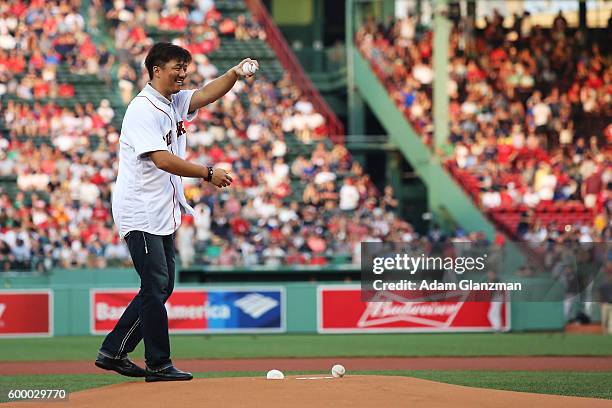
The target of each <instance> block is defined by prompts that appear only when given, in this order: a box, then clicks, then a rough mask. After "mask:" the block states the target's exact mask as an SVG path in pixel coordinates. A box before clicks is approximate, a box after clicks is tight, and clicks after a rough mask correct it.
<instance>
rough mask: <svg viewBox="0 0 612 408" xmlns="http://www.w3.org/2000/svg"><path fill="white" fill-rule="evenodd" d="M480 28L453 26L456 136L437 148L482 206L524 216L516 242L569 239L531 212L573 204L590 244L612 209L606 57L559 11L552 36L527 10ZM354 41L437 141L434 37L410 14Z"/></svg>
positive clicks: (611, 77)
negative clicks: (589, 220) (588, 216)
mask: <svg viewBox="0 0 612 408" xmlns="http://www.w3.org/2000/svg"><path fill="white" fill-rule="evenodd" d="M485 21H486V27H485V28H484V29H483V30H476V29H475V28H474V24H473V22H471V21H470V20H469V19H468V18H464V19H462V20H461V21H459V22H457V24H455V25H454V26H453V29H452V32H451V37H450V55H449V58H450V67H449V77H450V78H449V83H448V93H449V95H450V112H449V118H450V135H449V140H448V143H447V144H446V145H445V146H443V147H442V148H441V149H439V151H438V153H439V154H441V155H443V156H445V157H446V158H447V165H448V167H449V170H451V172H452V174H454V175H455V176H456V177H457V178H458V180H459V181H460V182H461V183H463V185H464V187H465V188H466V190H467V191H468V192H469V193H470V194H471V195H472V197H474V199H475V200H476V201H477V202H478V203H479V204H480V205H481V206H482V208H484V209H485V210H491V209H496V208H522V209H524V210H523V211H524V212H525V214H526V216H525V217H526V218H527V220H522V222H521V224H519V231H517V232H518V234H517V235H518V236H519V237H523V238H527V239H536V238H534V236H537V237H538V238H537V239H547V237H549V236H551V234H552V235H555V236H556V235H558V234H561V235H563V232H562V231H557V229H558V227H561V228H562V227H563V225H548V226H546V225H542V224H539V223H538V222H534V219H529V217H530V216H531V213H532V212H533V210H539V209H541V208H542V207H549V208H550V206H551V204H554V205H557V206H558V207H560V208H562V207H563V206H564V205H566V204H567V203H570V204H569V205H574V206H575V208H576V209H577V210H579V211H589V212H590V211H592V212H593V214H596V218H595V221H596V222H595V225H594V226H591V225H588V224H585V225H582V227H583V228H582V231H583V233H584V234H583V235H585V236H584V237H583V238H584V239H587V237H590V238H591V239H599V238H600V237H601V233H602V232H603V230H604V229H605V228H606V227H607V228H609V220H610V214H611V211H612V208H611V207H612V200H611V198H612V197H611V194H610V191H611V183H612V167H611V163H612V155H611V150H610V147H609V146H610V142H611V141H612V123H610V120H609V119H610V117H611V116H612V108H611V107H612V103H611V102H612V64H610V55H609V53H605V52H602V50H601V49H600V44H599V43H598V42H597V41H590V40H589V34H588V32H583V31H580V30H577V31H575V32H573V31H570V29H569V27H568V25H567V21H566V20H565V18H564V17H563V15H562V13H559V15H558V16H557V18H556V19H555V21H554V24H553V27H552V28H551V29H550V30H544V29H543V28H541V27H540V26H537V25H534V24H532V23H531V21H530V16H529V13H525V14H524V15H522V16H518V15H515V16H513V19H512V21H513V24H512V25H511V26H510V27H509V28H506V27H504V24H503V23H504V17H503V16H501V15H500V14H499V13H497V12H495V13H494V15H493V16H492V18H490V19H489V18H487V19H486V20H485ZM572 33H573V34H572ZM355 41H356V44H357V45H358V47H359V50H360V52H361V54H362V55H363V56H364V57H365V58H366V59H367V60H369V62H370V64H371V66H372V68H373V69H374V71H375V72H376V74H377V75H378V77H379V78H380V79H381V80H382V81H383V83H384V84H385V86H386V88H387V90H388V91H389V94H390V96H391V97H392V98H393V100H394V101H395V102H396V104H397V106H398V107H399V108H400V109H401V110H402V111H403V112H404V114H405V116H406V118H407V119H408V120H409V121H410V123H411V124H412V125H413V126H414V128H415V129H416V130H417V131H418V132H419V133H420V134H421V135H422V137H423V138H424V141H425V142H426V143H427V144H431V142H432V134H433V115H432V82H433V79H434V72H433V68H432V57H433V49H432V42H433V33H432V32H431V31H420V30H418V29H417V19H416V18H415V17H414V16H412V15H409V16H407V17H405V18H401V19H398V20H397V21H394V20H391V21H389V22H387V24H379V23H377V22H376V21H375V20H374V19H369V20H368V21H367V22H366V23H365V24H364V25H363V26H362V27H361V28H360V29H359V30H358V32H357V33H356V36H355ZM576 202H579V203H581V205H576ZM585 209H586V210H585ZM574 223H575V222H574ZM528 232H529V233H530V234H531V235H526V234H527V233H528Z"/></svg>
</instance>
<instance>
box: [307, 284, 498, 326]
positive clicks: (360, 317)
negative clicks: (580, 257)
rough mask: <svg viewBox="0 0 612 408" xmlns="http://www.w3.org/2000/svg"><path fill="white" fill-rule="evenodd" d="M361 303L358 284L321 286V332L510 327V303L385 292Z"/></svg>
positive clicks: (318, 292) (318, 299)
mask: <svg viewBox="0 0 612 408" xmlns="http://www.w3.org/2000/svg"><path fill="white" fill-rule="evenodd" d="M376 300H377V301H376V302H362V301H361V288H360V287H359V286H353V285H351V286H347V285H345V286H319V287H318V290H317V309H318V310H317V331H318V332H319V333H366V332H372V333H376V332H380V333H383V332H389V333H400V332H404V333H410V332H477V331H481V332H485V331H507V330H509V329H510V304H509V303H508V302H473V301H472V302H470V301H462V300H461V299H457V300H456V301H448V300H445V301H439V302H435V301H415V300H412V301H410V302H407V301H406V299H402V298H399V297H397V296H394V295H393V294H384V293H383V294H382V295H379V297H378V298H377V299H376Z"/></svg>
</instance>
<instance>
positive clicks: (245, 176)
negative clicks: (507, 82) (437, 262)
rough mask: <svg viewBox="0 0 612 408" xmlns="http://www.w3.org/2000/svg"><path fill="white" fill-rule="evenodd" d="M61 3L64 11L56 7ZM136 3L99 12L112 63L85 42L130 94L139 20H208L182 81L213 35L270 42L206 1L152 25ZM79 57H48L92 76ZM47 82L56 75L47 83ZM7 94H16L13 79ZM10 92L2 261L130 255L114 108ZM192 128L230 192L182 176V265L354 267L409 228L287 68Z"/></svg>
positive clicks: (137, 81) (140, 45)
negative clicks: (298, 147) (120, 232)
mask: <svg viewBox="0 0 612 408" xmlns="http://www.w3.org/2000/svg"><path fill="white" fill-rule="evenodd" d="M199 3H202V4H204V5H206V4H209V3H210V2H206V1H203V2H199ZM19 4H21V3H19ZM66 4H68V3H66V2H62V3H61V6H60V3H53V2H44V3H43V2H33V3H31V4H30V5H29V6H24V9H23V10H22V11H20V12H19V10H17V11H14V12H12V14H11V12H10V11H6V10H4V11H3V17H2V19H1V20H0V27H5V26H8V27H9V28H7V30H8V31H6V32H8V33H9V34H10V35H15V36H17V35H18V32H20V33H21V32H24V31H25V30H23V29H17V27H19V26H21V24H23V21H24V20H25V19H26V16H29V15H32V14H36V15H40V16H43V17H41V19H42V21H41V24H43V25H46V21H47V20H46V18H51V17H50V16H55V17H53V18H56V17H57V16H63V18H67V17H68V16H69V15H72V14H73V12H74V10H75V8H76V7H77V6H78V2H72V3H69V4H70V7H67V6H66ZM98 4H100V3H98ZM100 5H101V4H100ZM62 7H63V8H65V9H66V11H65V12H63V11H60V10H62ZM143 10H144V9H143V7H142V5H139V4H138V2H131V1H125V2H122V1H115V2H113V4H112V6H111V7H109V8H108V11H107V14H106V17H107V20H108V23H109V25H110V26H111V27H114V30H113V31H112V32H114V34H115V40H116V47H117V58H116V61H115V58H114V57H113V56H112V55H110V54H109V53H108V50H106V49H105V48H104V47H102V46H99V47H96V46H95V45H93V44H91V46H93V52H94V53H95V54H96V55H97V57H98V59H97V62H98V66H99V67H106V69H104V70H103V71H105V73H103V74H101V76H100V79H102V80H104V81H108V80H109V78H111V79H114V80H116V81H118V83H119V88H120V90H121V92H122V95H123V96H124V101H126V102H128V101H129V100H130V98H131V97H132V96H133V92H134V90H136V89H138V88H139V87H140V86H142V85H143V84H144V81H146V75H145V74H144V72H143V71H142V58H143V56H144V52H146V49H147V44H149V45H150V44H152V43H153V41H152V39H151V38H150V37H148V34H147V31H145V30H143V27H149V24H151V25H152V26H153V27H155V28H156V29H157V30H164V29H166V28H168V27H173V28H174V27H176V26H175V25H174V24H175V23H174V22H173V23H172V24H169V25H168V24H167V23H164V21H165V20H164V19H165V18H175V17H176V18H177V19H179V20H180V19H181V18H184V17H185V16H188V17H187V18H188V20H190V21H199V22H206V24H203V26H204V27H205V28H201V26H202V25H198V26H197V27H196V25H195V24H189V26H188V27H189V30H188V31H189V32H188V33H187V34H185V35H184V36H183V37H180V38H178V39H177V40H176V42H177V43H179V44H181V45H184V46H186V47H187V48H188V49H190V50H191V51H192V53H193V55H194V64H192V65H191V67H190V70H191V72H190V73H191V75H190V77H189V83H187V84H186V87H195V86H201V85H202V84H203V83H205V82H206V81H207V80H210V79H212V78H214V77H215V76H216V75H217V74H218V70H217V68H216V67H215V66H214V65H212V64H211V63H210V61H208V59H207V58H206V54H207V52H210V51H212V50H214V49H215V47H217V46H218V45H219V42H218V38H219V36H223V35H233V36H235V38H237V39H241V40H247V39H249V38H260V39H263V38H265V33H264V32H263V30H262V29H261V28H259V27H258V26H256V25H255V24H253V23H251V22H248V21H246V20H244V19H243V18H242V17H238V18H237V20H236V22H235V23H233V22H231V21H230V22H228V19H223V18H222V16H220V15H218V12H216V11H215V9H214V8H208V9H206V8H201V9H199V8H197V7H192V8H188V9H185V8H184V7H183V8H181V7H177V8H172V7H170V6H168V4H166V7H163V6H162V9H161V12H160V13H159V15H160V16H161V18H160V19H159V20H158V21H157V20H149V19H148V18H150V17H151V15H149V14H150V13H146V12H144V11H143ZM187 11H188V13H186V12H187ZM129 13H131V14H129ZM143 13H144V14H143ZM9 15H15V16H16V19H17V21H18V22H17V24H5V22H6V20H7V18H9V19H10V17H7V16H9ZM153 17H154V16H153ZM143 18H144V20H142V19H143ZM134 21H137V22H140V23H142V22H143V21H144V22H145V24H139V23H134ZM230 23H232V24H230ZM122 25H124V26H122ZM11 27H12V28H11ZM70 27H71V29H70V30H72V31H70V30H68V31H64V30H62V31H61V33H60V32H59V31H58V32H57V33H55V32H50V33H49V40H50V41H51V42H55V40H56V39H60V38H67V37H68V35H64V34H66V33H68V34H70V33H72V34H76V33H82V35H81V34H79V35H80V36H82V37H84V38H89V37H88V36H87V34H85V33H84V32H82V24H80V23H78V22H77V23H75V24H74V25H73V26H70ZM96 27H97V25H96ZM192 28H193V29H192ZM0 29H1V28H0ZM122 30H123V31H122ZM202 30H203V31H202ZM37 32H38V31H37ZM40 32H41V33H43V34H44V32H45V31H44V30H42V31H40ZM122 32H123V34H121V33H122ZM126 33H127V34H126ZM43 34H41V35H43ZM79 35H71V38H76V37H79ZM122 35H126V36H125V37H122ZM201 38H208V39H209V40H210V41H212V43H213V46H211V47H210V48H198V47H199V46H202V43H201V42H200V43H198V44H199V45H198V47H196V46H194V44H195V41H197V39H201ZM216 39H217V40H216ZM57 43H59V42H57ZM196 45H197V44H196ZM47 51H48V50H46V49H45V50H43V51H42V52H43V55H46V53H47ZM17 52H18V53H19V55H22V56H23V58H25V59H31V58H32V57H33V56H34V54H35V53H36V52H37V50H36V49H34V48H33V47H30V46H29V43H24V44H23V45H22V46H20V47H17ZM90 52H91V51H90ZM82 56H83V55H82V54H81V53H79V52H76V53H74V52H73V53H69V52H68V53H60V54H59V55H58V56H57V60H53V61H52V62H51V64H54V65H58V66H59V65H60V64H64V65H66V66H67V67H68V69H69V70H70V71H71V72H73V73H75V74H77V75H78V74H81V73H89V72H91V71H90V70H89V69H88V64H89V59H87V60H86V61H85V62H86V63H85V65H83V59H82ZM115 63H116V64H117V66H118V71H117V77H116V78H112V77H110V75H111V72H112V71H111V69H110V68H111V66H112V65H113V64H115ZM45 67H46V64H43V65H42V66H41V69H45ZM83 69H84V70H83ZM2 75H5V76H6V78H7V80H8V82H10V81H18V79H19V75H18V74H16V73H13V72H10V71H9V70H6V69H2ZM47 82H48V83H50V84H53V82H54V81H53V78H47ZM127 83H129V84H127ZM127 90H129V92H127ZM6 92H8V93H9V94H16V95H17V96H21V95H19V94H18V92H16V90H15V89H14V88H10V87H8V88H7V89H6ZM13 99H14V98H11V99H9V100H8V101H6V100H4V99H3V100H2V105H1V108H0V114H1V116H0V120H2V127H3V128H5V129H6V132H5V133H4V134H3V137H2V138H0V144H1V145H2V146H1V147H2V148H1V149H0V175H3V176H6V175H17V192H10V191H4V192H2V191H0V264H1V268H0V270H11V269H18V270H19V269H30V268H32V269H37V270H41V271H42V270H47V269H49V268H53V267H63V268H73V267H106V266H113V265H114V266H119V265H126V264H129V262H130V259H129V253H128V251H127V248H126V246H125V245H124V243H123V242H121V241H119V239H118V236H117V233H116V229H115V226H114V224H113V222H112V217H111V213H110V196H111V191H112V185H113V182H114V179H115V177H116V172H117V165H118V163H117V152H118V146H119V132H118V130H117V129H115V127H114V126H113V125H112V121H113V118H114V117H115V112H114V110H113V108H112V107H111V106H110V104H109V102H108V101H107V100H102V101H101V102H100V104H99V106H94V104H92V103H86V104H84V106H83V105H81V104H79V103H77V102H74V105H71V106H69V107H65V108H61V107H59V106H58V105H57V104H56V103H55V102H54V100H53V98H52V97H50V98H49V99H45V100H44V101H37V100H36V97H34V98H21V99H18V100H13ZM23 99H25V100H28V99H29V100H28V101H23ZM69 100H70V98H69ZM187 129H188V133H189V136H188V160H190V161H197V162H200V163H202V164H210V163H215V164H217V165H224V166H227V168H228V169H231V171H232V173H233V174H235V176H236V177H235V180H236V182H235V183H234V185H233V186H232V188H231V189H228V190H223V191H218V190H216V189H213V188H212V187H210V186H209V185H207V184H205V183H202V182H201V181H199V180H185V188H186V196H187V198H188V200H189V202H190V204H192V205H193V206H194V208H195V209H196V211H197V213H198V217H196V218H195V219H192V218H191V217H189V216H185V217H184V219H183V226H182V227H181V228H180V229H179V231H178V236H177V246H178V250H179V255H180V259H181V261H182V263H183V266H189V265H190V264H192V263H193V262H198V263H209V264H214V265H241V264H245V265H252V264H265V265H280V264H313V265H321V264H326V263H328V262H330V260H331V259H332V258H333V257H334V256H335V255H342V262H351V261H353V260H355V261H356V260H357V259H358V256H359V250H360V245H359V243H360V242H361V241H367V240H383V239H385V240H394V241H397V240H399V241H401V240H404V241H405V240H413V239H415V238H417V237H418V236H417V234H415V232H414V231H413V229H412V227H411V226H410V225H409V224H408V223H406V222H405V221H402V220H401V219H399V218H398V217H397V216H396V215H395V210H396V207H397V200H396V199H395V198H394V197H393V191H392V189H391V188H390V187H387V188H386V189H385V192H384V194H382V195H379V194H378V193H377V192H376V191H375V190H374V189H373V187H372V183H371V182H370V180H369V178H368V176H367V175H365V174H364V173H363V169H362V168H361V166H359V164H358V163H356V162H353V161H352V160H351V159H350V156H349V154H348V152H347V150H346V148H345V147H344V146H341V145H336V146H333V145H331V144H329V143H326V142H325V140H326V138H325V136H326V127H325V121H324V119H323V117H322V116H321V115H320V114H319V113H318V112H316V111H315V110H314V109H313V106H312V104H311V103H310V102H309V101H308V100H307V99H306V98H304V97H302V95H301V92H300V90H299V89H298V88H297V87H296V86H295V85H293V84H292V81H291V79H290V77H289V76H288V75H285V76H284V77H283V78H281V79H280V80H279V81H278V82H277V83H272V82H271V81H269V80H267V79H266V78H265V77H263V76H261V75H258V77H257V78H256V79H250V80H245V81H239V82H238V83H237V84H236V87H235V88H234V89H233V90H232V91H230V92H229V93H228V94H227V95H226V96H225V97H224V98H223V99H222V100H220V101H218V102H217V103H214V104H212V105H210V106H208V107H206V109H201V110H200V113H199V115H198V117H197V118H196V119H195V120H194V121H193V122H191V123H189V124H187ZM288 137H293V138H295V141H296V142H297V143H301V142H303V143H309V144H312V146H313V150H312V154H311V155H302V156H298V157H297V158H295V160H291V161H290V160H289V157H290V155H289V154H288V153H289V147H288V145H287V142H286V138H288ZM292 180H293V181H294V182H293V183H292ZM356 220H357V221H358V222H355V221H356ZM435 237H438V236H437V235H435ZM462 237H463V235H462ZM424 239H427V237H425V238H424ZM436 239H437V238H436Z"/></svg>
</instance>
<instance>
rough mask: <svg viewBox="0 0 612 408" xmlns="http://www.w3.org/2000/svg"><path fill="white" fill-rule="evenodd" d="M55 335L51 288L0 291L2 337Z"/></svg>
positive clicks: (0, 334)
mask: <svg viewBox="0 0 612 408" xmlns="http://www.w3.org/2000/svg"><path fill="white" fill-rule="evenodd" d="M48 336H53V293H52V292H51V290H23V291H20V290H19V291H17V290H11V291H4V290H2V291H0V337H48Z"/></svg>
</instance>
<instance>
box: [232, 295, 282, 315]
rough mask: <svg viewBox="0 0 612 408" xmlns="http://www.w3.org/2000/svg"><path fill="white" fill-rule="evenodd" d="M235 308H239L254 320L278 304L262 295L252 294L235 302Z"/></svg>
mask: <svg viewBox="0 0 612 408" xmlns="http://www.w3.org/2000/svg"><path fill="white" fill-rule="evenodd" d="M234 306H236V307H238V308H239V309H240V310H242V311H243V312H244V313H246V314H248V315H249V316H251V317H252V318H253V319H259V318H260V317H261V316H262V315H263V314H264V313H266V312H268V311H270V310H272V309H274V308H275V307H276V306H278V302H277V301H276V300H275V299H272V298H271V297H268V296H264V295H262V294H260V293H251V294H250V295H246V296H245V297H242V298H240V299H238V300H237V301H235V302H234Z"/></svg>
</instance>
